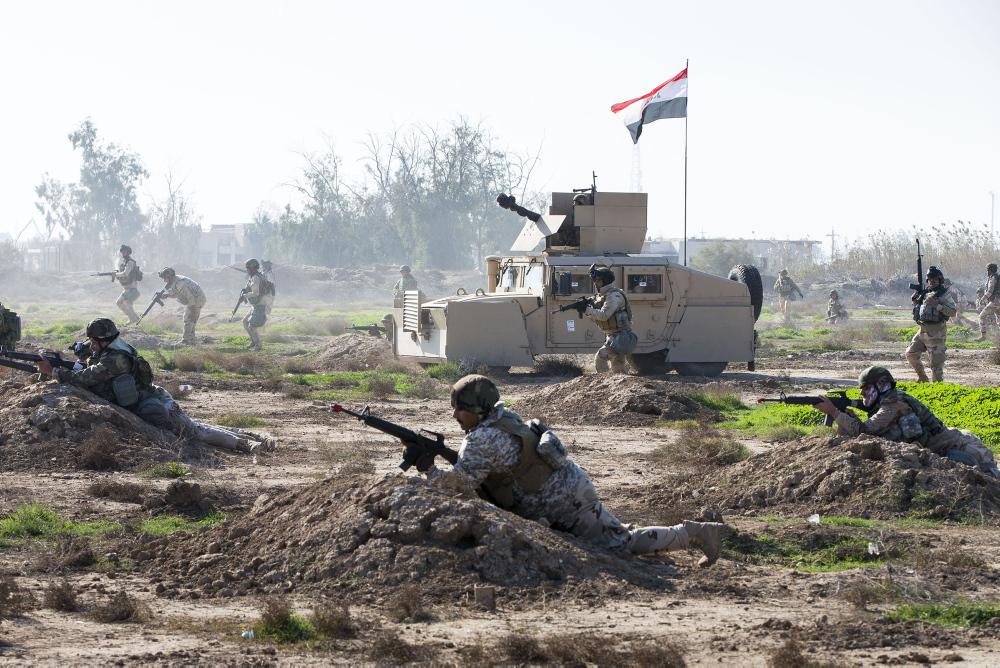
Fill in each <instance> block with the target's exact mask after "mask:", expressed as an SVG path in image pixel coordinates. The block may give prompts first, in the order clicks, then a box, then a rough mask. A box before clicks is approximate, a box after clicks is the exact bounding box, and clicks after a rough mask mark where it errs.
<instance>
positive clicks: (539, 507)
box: [417, 375, 731, 567]
mask: <svg viewBox="0 0 1000 668" xmlns="http://www.w3.org/2000/svg"><path fill="white" fill-rule="evenodd" d="M451 405H452V408H454V409H455V410H454V415H453V416H454V418H455V420H456V421H457V422H458V423H459V425H461V427H462V429H463V430H465V438H464V439H462V446H461V448H460V449H459V451H458V461H457V462H456V463H455V465H454V467H453V468H452V470H450V471H442V470H439V469H437V468H436V467H435V466H434V464H433V459H431V460H430V461H418V462H417V468H418V470H422V471H424V472H425V473H426V474H427V477H428V478H429V479H431V480H432V481H434V482H435V483H436V484H441V485H448V486H454V487H457V488H466V489H468V488H473V489H474V488H477V487H479V486H482V487H483V488H484V489H485V490H486V491H487V492H488V493H489V496H490V498H491V499H492V500H493V501H494V503H496V505H498V506H499V507H500V508H503V509H504V510H507V511H510V512H513V513H515V514H517V515H520V516H521V517H524V518H527V519H529V520H534V521H538V522H542V523H544V524H546V525H547V526H550V527H551V528H553V529H556V530H559V531H565V532H568V533H571V534H573V535H574V536H577V537H579V538H582V539H584V540H587V541H589V542H592V543H596V544H599V545H603V546H605V547H608V548H612V549H621V550H626V551H629V552H631V553H633V554H646V553H648V552H656V551H659V550H668V551H674V550H685V549H688V548H689V547H694V548H697V549H700V550H701V551H702V552H703V553H704V555H705V556H703V557H702V558H701V560H700V561H699V562H698V565H699V566H702V567H706V566H711V565H712V564H713V563H715V561H716V560H717V559H718V558H719V550H720V548H721V541H722V538H723V537H724V536H725V535H726V534H727V533H728V532H729V531H731V529H730V527H728V526H727V525H725V524H722V523H718V522H692V521H684V522H682V523H681V524H676V525H674V526H670V527H658V526H653V527H642V528H633V527H631V526H630V525H626V524H623V523H622V522H621V521H620V520H619V519H618V518H617V517H615V516H614V515H613V514H612V513H611V511H609V510H608V509H607V508H606V507H605V506H604V504H603V503H601V500H600V499H599V498H598V496H597V491H596V490H595V489H594V484H593V483H592V482H591V480H590V477H589V476H588V475H587V473H586V472H585V471H584V470H583V469H582V468H580V467H579V466H578V465H577V464H576V463H574V462H573V461H572V460H571V459H570V458H569V457H567V456H566V449H565V447H564V446H563V444H562V443H561V442H560V441H559V438H558V437H557V436H556V435H555V434H554V433H552V432H551V431H549V430H547V429H546V428H545V427H544V426H542V425H541V424H540V423H539V422H538V421H537V420H532V421H531V422H529V423H525V422H524V421H523V420H522V419H521V418H520V416H518V415H517V414H516V413H514V412H513V411H511V410H509V409H507V408H505V407H504V405H503V402H501V401H500V393H499V391H498V390H497V388H496V385H494V384H493V381H491V380H490V379H489V378H486V377H485V376H479V375H471V376H466V377H465V378H462V379H461V380H459V381H458V382H457V383H455V385H454V387H453V388H452V391H451Z"/></svg>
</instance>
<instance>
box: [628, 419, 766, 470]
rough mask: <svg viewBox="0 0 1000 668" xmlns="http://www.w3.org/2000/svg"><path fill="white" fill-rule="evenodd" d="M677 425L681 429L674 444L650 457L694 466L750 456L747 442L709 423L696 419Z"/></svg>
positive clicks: (721, 462) (733, 461)
mask: <svg viewBox="0 0 1000 668" xmlns="http://www.w3.org/2000/svg"><path fill="white" fill-rule="evenodd" d="M675 424H677V428H678V429H679V431H680V434H678V436H677V438H676V439H675V440H674V441H673V442H671V443H668V444H665V445H661V446H658V447H657V448H656V449H655V450H653V451H652V452H650V453H649V454H648V455H647V458H649V459H651V460H653V461H663V462H671V461H675V462H680V463H684V464H688V465H694V466H697V465H705V464H712V465H716V466H725V465H728V464H735V463H736V462H740V461H743V460H744V459H746V458H747V457H749V456H750V450H749V449H748V448H747V447H746V446H745V445H743V444H742V443H740V442H739V441H736V440H734V439H732V438H730V437H729V436H726V435H725V434H723V433H721V432H719V431H718V430H716V429H712V428H711V427H709V426H708V425H706V424H700V423H698V422H695V421H693V420H682V421H680V422H678V423H675Z"/></svg>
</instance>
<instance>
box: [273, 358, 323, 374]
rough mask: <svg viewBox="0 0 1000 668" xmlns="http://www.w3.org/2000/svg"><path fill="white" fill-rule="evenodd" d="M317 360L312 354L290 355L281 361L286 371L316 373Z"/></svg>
mask: <svg viewBox="0 0 1000 668" xmlns="http://www.w3.org/2000/svg"><path fill="white" fill-rule="evenodd" d="M315 361H316V360H315V358H314V357H312V356H307V357H289V358H288V359H286V360H285V361H284V362H282V363H281V368H283V369H284V370H285V373H298V374H302V373H314V372H315V371H316V365H315Z"/></svg>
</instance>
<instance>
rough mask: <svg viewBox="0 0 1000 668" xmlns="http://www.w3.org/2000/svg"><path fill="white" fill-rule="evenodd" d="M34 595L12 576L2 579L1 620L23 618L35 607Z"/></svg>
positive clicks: (0, 596) (0, 580) (0, 581)
mask: <svg viewBox="0 0 1000 668" xmlns="http://www.w3.org/2000/svg"><path fill="white" fill-rule="evenodd" d="M35 604H36V601H35V597H34V595H32V593H31V592H30V591H28V590H27V589H24V588H23V587H21V585H19V584H17V580H15V579H14V578H13V577H11V576H10V575H4V576H2V577H0V619H13V618H14V617H21V616H22V615H24V613H26V612H28V611H29V610H31V609H32V608H34V607H35Z"/></svg>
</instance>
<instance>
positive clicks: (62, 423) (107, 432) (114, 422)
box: [0, 379, 201, 471]
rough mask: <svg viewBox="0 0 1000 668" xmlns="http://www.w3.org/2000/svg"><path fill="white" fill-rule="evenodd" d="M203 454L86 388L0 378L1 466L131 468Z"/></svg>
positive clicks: (60, 468) (196, 456)
mask: <svg viewBox="0 0 1000 668" xmlns="http://www.w3.org/2000/svg"><path fill="white" fill-rule="evenodd" d="M200 456H201V453H200V452H195V451H192V450H190V448H189V446H187V445H186V444H185V443H184V442H180V443H178V442H177V440H176V439H175V438H173V437H172V436H171V435H170V434H167V433H165V432H163V431H160V430H159V429H157V428H155V427H153V426H151V425H149V424H146V423H145V422H143V421H142V420H140V419H139V418H138V417H136V416H135V415H133V414H132V413H129V412H128V411H126V410H123V409H121V408H119V407H117V406H114V405H112V404H110V403H108V402H107V401H104V400H102V399H100V398H98V397H97V396H95V395H94V394H91V393H90V392H87V391H86V390H82V389H80V388H77V387H73V386H72V385H60V384H59V383H55V382H46V383H35V384H31V383H28V382H26V381H24V380H21V379H11V380H6V381H2V382H0V469H3V470H7V471H10V470H14V471H26V470H53V469H59V470H62V469H67V468H69V469H80V468H85V469H97V470H107V469H129V468H135V467H137V466H142V465H144V464H148V463H150V462H154V461H165V460H170V459H178V458H188V459H191V458H200Z"/></svg>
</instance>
